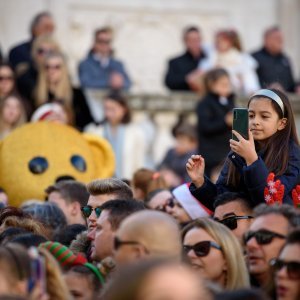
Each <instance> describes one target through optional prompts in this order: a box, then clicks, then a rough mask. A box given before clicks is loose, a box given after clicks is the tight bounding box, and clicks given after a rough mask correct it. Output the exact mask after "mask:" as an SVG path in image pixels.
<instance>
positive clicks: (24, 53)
mask: <svg viewBox="0 0 300 300" xmlns="http://www.w3.org/2000/svg"><path fill="white" fill-rule="evenodd" d="M31 47H32V40H29V41H27V42H25V43H22V44H19V45H17V46H16V47H14V48H12V49H11V50H10V51H9V55H8V59H9V62H10V64H11V65H12V67H13V68H14V69H16V67H17V65H18V64H20V63H26V64H30V63H31V61H32V60H31Z"/></svg>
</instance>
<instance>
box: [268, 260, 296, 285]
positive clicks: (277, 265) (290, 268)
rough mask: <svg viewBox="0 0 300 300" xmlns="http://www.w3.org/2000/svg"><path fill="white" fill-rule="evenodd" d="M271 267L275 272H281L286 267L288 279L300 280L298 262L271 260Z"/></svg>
mask: <svg viewBox="0 0 300 300" xmlns="http://www.w3.org/2000/svg"><path fill="white" fill-rule="evenodd" d="M270 266H271V268H272V270H273V272H279V271H280V270H281V269H282V268H284V267H286V271H287V274H288V277H289V278H290V279H297V280H298V279H300V262H297V261H283V260H281V259H277V258H274V259H271V260H270Z"/></svg>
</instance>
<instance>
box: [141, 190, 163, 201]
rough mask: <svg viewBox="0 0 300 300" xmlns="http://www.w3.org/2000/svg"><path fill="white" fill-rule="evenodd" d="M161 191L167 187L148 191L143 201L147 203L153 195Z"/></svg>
mask: <svg viewBox="0 0 300 300" xmlns="http://www.w3.org/2000/svg"><path fill="white" fill-rule="evenodd" d="M163 191H168V190H167V189H156V190H153V191H151V192H150V193H148V194H147V196H146V198H145V200H144V202H145V203H146V204H147V203H149V202H150V201H151V200H152V198H153V197H155V196H156V195H157V194H159V193H161V192H163Z"/></svg>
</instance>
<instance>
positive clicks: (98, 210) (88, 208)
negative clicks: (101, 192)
mask: <svg viewBox="0 0 300 300" xmlns="http://www.w3.org/2000/svg"><path fill="white" fill-rule="evenodd" d="M93 210H94V211H95V214H96V216H97V218H99V217H100V215H101V211H102V210H101V208H100V206H97V207H95V208H93V207H91V206H90V205H86V206H82V207H81V211H82V214H83V216H84V217H85V218H88V217H89V216H90V215H91V214H92V212H93Z"/></svg>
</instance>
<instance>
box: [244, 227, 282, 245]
mask: <svg viewBox="0 0 300 300" xmlns="http://www.w3.org/2000/svg"><path fill="white" fill-rule="evenodd" d="M253 237H255V239H256V242H257V244H259V245H267V244H270V243H271V242H272V240H273V239H274V238H275V237H277V238H279V239H285V238H286V236H285V235H283V234H280V233H276V232H273V231H269V230H265V229H262V230H258V231H248V232H246V233H245V235H244V243H245V244H247V243H248V242H249V241H250V240H251V239H252V238H253Z"/></svg>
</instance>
